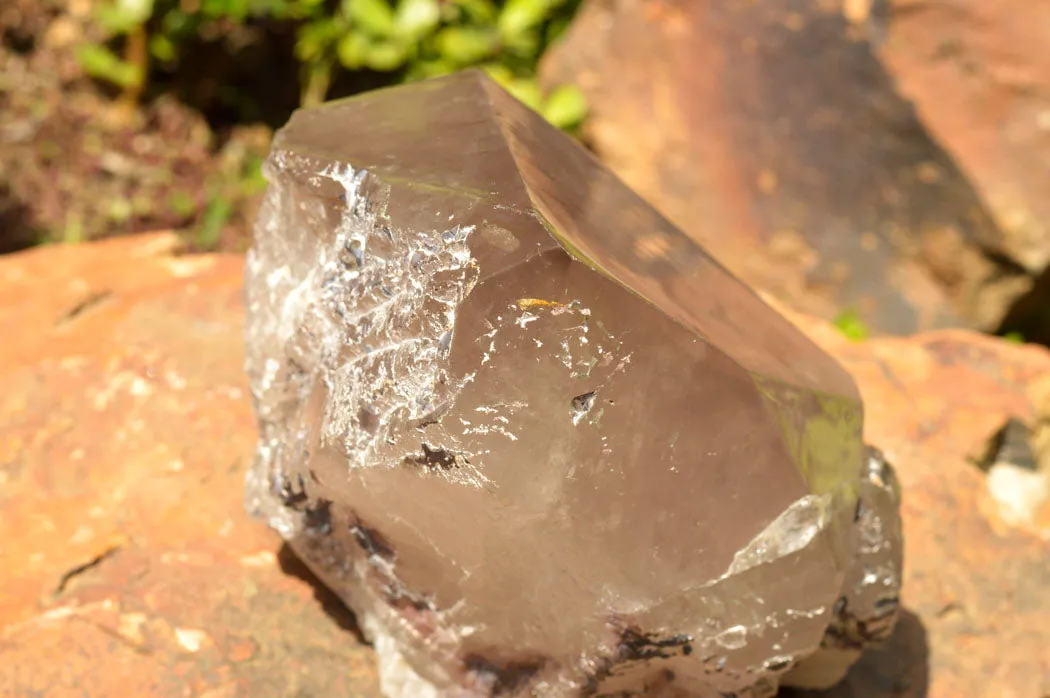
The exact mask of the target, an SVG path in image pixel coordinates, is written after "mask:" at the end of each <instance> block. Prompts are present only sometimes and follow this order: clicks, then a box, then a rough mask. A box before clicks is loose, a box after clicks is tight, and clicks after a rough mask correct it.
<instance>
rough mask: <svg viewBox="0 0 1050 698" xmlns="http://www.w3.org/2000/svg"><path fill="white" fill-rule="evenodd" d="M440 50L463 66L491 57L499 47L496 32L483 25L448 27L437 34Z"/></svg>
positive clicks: (442, 53) (443, 54)
mask: <svg viewBox="0 0 1050 698" xmlns="http://www.w3.org/2000/svg"><path fill="white" fill-rule="evenodd" d="M437 48H438V52H439V53H440V54H441V56H442V57H443V58H446V59H448V60H451V61H455V62H456V63H458V64H459V65H461V66H467V65H474V64H475V63H479V62H481V61H482V60H484V59H486V58H489V57H490V56H491V55H492V54H493V53H495V51H496V49H497V48H499V37H498V36H497V35H496V33H495V32H493V31H491V30H489V29H484V28H482V27H470V26H468V27H448V28H447V29H442V30H441V32H440V33H439V34H438V35H437Z"/></svg>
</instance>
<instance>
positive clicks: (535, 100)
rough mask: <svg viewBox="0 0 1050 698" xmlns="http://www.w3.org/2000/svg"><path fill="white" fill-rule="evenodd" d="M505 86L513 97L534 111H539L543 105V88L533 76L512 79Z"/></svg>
mask: <svg viewBox="0 0 1050 698" xmlns="http://www.w3.org/2000/svg"><path fill="white" fill-rule="evenodd" d="M506 88H507V91H508V92H510V93H511V95H513V96H514V98H515V99H517V100H518V101H519V102H521V103H523V104H524V105H525V106H527V107H529V108H530V109H533V110H534V111H539V110H540V107H541V106H542V105H543V90H541V89H540V84H539V82H537V81H536V80H535V79H534V78H530V79H525V78H522V79H518V80H513V81H511V83H510V84H509V85H507V86H506Z"/></svg>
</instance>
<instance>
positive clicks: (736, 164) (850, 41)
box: [545, 0, 1050, 333]
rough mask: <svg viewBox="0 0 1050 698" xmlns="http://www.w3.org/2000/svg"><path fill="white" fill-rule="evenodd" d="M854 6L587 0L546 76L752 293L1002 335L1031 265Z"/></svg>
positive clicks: (614, 156)
mask: <svg viewBox="0 0 1050 698" xmlns="http://www.w3.org/2000/svg"><path fill="white" fill-rule="evenodd" d="M847 4H848V6H849V9H850V11H851V13H852V16H853V17H854V20H855V21H857V22H858V23H859V24H851V23H850V22H849V21H848V20H847V19H846V17H845V16H844V14H843V11H842V9H843V7H842V3H841V2H839V1H832V0H766V1H763V2H741V1H733V2H725V3H706V2H691V1H690V0H649V1H643V0H612V1H608V0H605V1H600V2H599V1H598V0H593V1H592V2H590V3H587V4H585V6H584V9H583V10H582V12H581V14H580V16H579V18H578V19H577V20H576V22H575V24H574V25H573V26H572V28H571V29H570V31H569V34H568V36H567V38H566V41H565V42H564V43H563V44H562V45H561V46H559V47H557V48H556V49H554V50H553V51H552V52H551V53H550V54H549V55H548V58H547V59H546V60H547V62H546V66H545V75H546V79H547V80H548V82H550V83H563V82H575V83H577V84H578V85H579V86H580V87H581V88H582V89H583V91H584V92H585V94H586V96H587V98H588V100H589V103H590V106H591V110H592V114H591V117H590V119H589V122H588V124H589V125H588V130H587V132H586V134H585V135H586V137H587V138H588V139H589V140H590V141H591V142H592V144H593V145H594V147H595V149H596V150H597V152H598V153H599V155H600V156H601V157H602V158H603V159H604V160H606V161H607V162H608V163H609V164H610V165H611V166H612V167H613V168H614V169H615V170H617V172H618V173H619V174H620V175H621V176H622V177H624V179H626V180H627V182H628V183H629V184H631V185H632V186H633V187H634V188H635V189H636V190H638V191H640V192H641V193H642V194H643V195H644V196H646V197H647V198H648V199H649V200H650V201H652V202H653V203H654V204H655V205H656V206H657V207H658V208H660V209H661V210H662V211H663V212H664V213H665V214H666V215H668V216H669V217H670V218H671V219H672V220H673V221H674V222H676V223H677V224H678V225H679V226H680V227H682V228H683V229H684V230H686V231H687V232H688V233H690V234H691V235H692V236H693V237H695V238H696V239H697V240H699V241H700V242H702V243H703V244H705V245H706V246H707V247H708V248H709V249H711V250H712V251H713V252H714V253H715V254H716V256H718V257H720V258H721V259H722V260H723V261H724V262H725V263H726V264H727V265H728V266H729V267H730V268H731V269H732V270H734V271H735V272H737V273H738V274H739V275H741V276H743V277H744V278H745V279H746V280H748V281H750V282H751V283H753V284H755V285H757V286H760V287H763V288H766V289H769V290H770V291H772V292H773V293H774V294H776V295H777V296H778V297H779V298H782V299H785V300H787V301H788V302H789V303H791V304H792V305H793V306H794V307H796V308H799V309H801V310H803V311H805V312H808V313H811V314H814V315H817V316H821V317H825V318H829V317H831V316H832V315H834V314H835V313H836V312H837V311H838V310H840V309H842V308H846V307H853V308H855V309H856V310H857V312H858V313H859V315H860V316H861V317H862V318H863V319H864V321H865V322H867V323H868V324H869V325H870V326H872V327H874V328H877V329H881V330H883V331H888V332H892V333H908V332H913V331H916V330H922V329H927V328H934V327H944V326H957V325H963V326H969V327H974V328H980V329H995V328H997V327H998V326H999V325H1000V324H1001V323H1002V321H1003V319H1004V317H1005V316H1006V315H1007V313H1008V312H1009V310H1010V308H1011V305H1012V304H1013V303H1014V302H1015V301H1016V300H1017V299H1018V298H1019V297H1020V296H1022V295H1023V294H1025V293H1027V292H1028V291H1029V290H1030V289H1031V288H1032V285H1033V276H1034V274H1035V273H1036V271H1037V268H1038V267H1039V265H1040V264H1042V262H1041V261H1040V260H1041V259H1042V258H1041V257H1039V256H1038V255H1035V254H1034V253H1032V252H1031V249H1032V247H1031V246H1029V247H1024V248H1023V249H1024V250H1025V251H1023V252H1022V247H1023V246H1022V247H1019V246H1018V245H1017V244H1016V239H1017V235H1018V234H1016V233H1012V232H1010V233H1008V232H1004V230H1005V229H1004V228H1001V227H1000V226H999V225H997V224H996V221H997V220H999V222H1002V220H1003V218H1002V216H999V217H998V219H996V218H995V217H993V216H992V215H990V213H989V209H988V208H987V205H986V201H985V199H984V198H983V197H982V196H981V192H979V191H976V190H975V189H974V187H973V186H972V185H971V182H970V180H969V179H968V178H967V176H966V174H967V173H966V172H964V171H962V170H960V169H959V168H958V167H957V166H956V165H955V164H954V162H953V160H952V158H951V157H950V156H949V153H946V152H945V151H944V150H942V148H941V146H940V145H939V144H938V143H937V142H936V141H935V140H934V139H933V138H931V136H930V134H929V132H928V130H927V128H926V124H925V123H924V122H923V121H922V119H921V116H922V115H923V114H924V112H922V111H920V112H919V114H917V113H916V112H915V110H914V109H913V107H912V105H911V104H910V103H909V102H908V101H907V100H906V99H905V98H904V97H902V95H901V94H900V93H899V92H898V89H897V87H896V86H895V84H894V81H893V78H892V75H891V73H889V72H888V71H887V69H886V67H885V65H884V64H883V62H882V61H881V60H880V58H879V57H878V56H877V55H876V53H875V52H874V51H873V49H872V45H871V44H870V43H869V41H868V40H867V38H866V36H868V35H872V36H873V37H874V38H875V39H878V38H879V37H878V36H877V34H878V32H877V30H878V29H879V27H880V26H881V25H879V24H877V23H876V21H875V17H876V15H877V13H875V14H873V12H874V10H873V9H872V8H871V7H870V5H869V4H865V3H863V2H861V3H859V4H858V2H857V1H856V0H853V1H851V2H849V3H847ZM901 4H903V3H901ZM933 4H936V3H933ZM924 5H925V3H924ZM877 9H878V8H875V10H877ZM865 18H866V19H865ZM891 28H892V25H891ZM927 41H928V39H927ZM901 55H903V54H901ZM902 60H903V59H902ZM979 183H980V184H982V185H983V184H984V182H983V181H979ZM1011 200H1012V199H1011ZM993 210H995V211H998V210H999V209H998V208H995V209H993ZM1026 220H1027V219H1026ZM1024 229H1025V230H1028V231H1029V232H1030V231H1031V230H1034V228H1032V227H1031V226H1029V227H1028V228H1024ZM1027 234H1028V233H1026V235H1027ZM1031 235H1034V233H1032V234H1031ZM1031 235H1029V237H1031ZM1043 249H1044V250H1045V252H1046V254H1050V247H1047V248H1043ZM1022 258H1023V259H1022Z"/></svg>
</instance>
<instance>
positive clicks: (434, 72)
mask: <svg viewBox="0 0 1050 698" xmlns="http://www.w3.org/2000/svg"><path fill="white" fill-rule="evenodd" d="M457 70H459V66H458V65H456V64H455V63H453V62H452V61H447V60H444V59H442V58H438V59H434V60H422V61H413V62H412V64H411V65H410V66H409V69H408V73H407V75H405V82H415V81H417V80H426V79H428V78H436V77H439V76H441V75H448V74H450V73H454V72H456V71H457Z"/></svg>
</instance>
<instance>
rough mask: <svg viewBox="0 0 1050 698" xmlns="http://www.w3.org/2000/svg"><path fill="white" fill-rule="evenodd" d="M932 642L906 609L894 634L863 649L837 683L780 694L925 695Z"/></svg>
mask: <svg viewBox="0 0 1050 698" xmlns="http://www.w3.org/2000/svg"><path fill="white" fill-rule="evenodd" d="M929 654H930V653H929V645H928V644H927V638H926V628H925V627H924V626H923V624H922V620H920V619H919V617H918V616H917V615H915V614H914V613H912V612H910V611H908V610H907V609H903V610H902V611H901V616H900V620H898V621H897V627H896V629H895V630H894V631H893V635H892V636H891V637H890V639H889V640H888V641H887V642H886V643H885V644H884V645H882V646H879V647H873V648H871V649H869V650H868V651H866V652H865V653H864V656H863V657H861V658H860V659H859V660H858V661H857V663H856V664H854V665H853V668H852V669H850V672H849V674H847V675H846V678H845V679H843V680H842V681H841V682H840V683H839V684H838V685H837V686H835V687H834V688H830V689H828V690H826V691H802V690H797V689H784V690H783V691H781V692H780V693H779V696H780V698H891V697H892V698H926V695H927V691H928V689H929Z"/></svg>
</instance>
